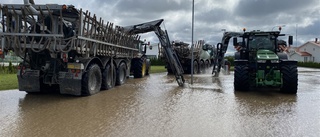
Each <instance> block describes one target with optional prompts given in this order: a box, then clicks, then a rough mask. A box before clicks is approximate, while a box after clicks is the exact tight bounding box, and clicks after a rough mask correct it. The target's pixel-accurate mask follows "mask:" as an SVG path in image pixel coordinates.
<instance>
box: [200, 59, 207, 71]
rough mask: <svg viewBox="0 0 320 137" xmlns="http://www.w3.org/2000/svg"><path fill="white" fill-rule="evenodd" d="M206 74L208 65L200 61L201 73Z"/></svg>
mask: <svg viewBox="0 0 320 137" xmlns="http://www.w3.org/2000/svg"><path fill="white" fill-rule="evenodd" d="M205 72H206V65H205V63H204V61H203V60H201V61H200V73H205Z"/></svg>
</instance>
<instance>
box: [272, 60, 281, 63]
mask: <svg viewBox="0 0 320 137" xmlns="http://www.w3.org/2000/svg"><path fill="white" fill-rule="evenodd" d="M271 63H279V60H271Z"/></svg>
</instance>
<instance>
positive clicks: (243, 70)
mask: <svg viewBox="0 0 320 137" xmlns="http://www.w3.org/2000/svg"><path fill="white" fill-rule="evenodd" d="M249 82H250V75H249V68H248V67H247V66H245V65H239V66H235V67H234V83H233V84H234V90H235V91H248V90H249V88H250V83H249Z"/></svg>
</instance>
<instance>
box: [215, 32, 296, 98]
mask: <svg viewBox="0 0 320 137" xmlns="http://www.w3.org/2000/svg"><path fill="white" fill-rule="evenodd" d="M280 36H285V34H280V31H268V32H264V31H251V32H245V31H244V32H243V33H240V32H225V33H224V35H223V38H222V42H221V43H218V44H217V55H216V59H215V61H214V66H213V71H212V73H213V74H215V76H219V73H220V69H221V67H222V66H223V65H222V64H223V57H224V55H225V53H226V51H227V48H228V43H229V40H230V39H231V38H233V45H234V46H235V48H236V49H237V52H236V53H235V61H234V65H235V66H234V90H235V91H248V90H250V89H251V88H261V87H273V88H280V90H281V92H284V93H289V94H296V93H297V89H298V71H297V61H294V60H289V59H288V56H287V54H286V53H284V52H283V51H282V50H281V49H280V48H279V47H283V46H286V42H285V43H283V40H280V39H278V38H279V37H280ZM238 39H241V41H240V42H238ZM292 39H293V37H292V36H289V39H288V42H289V45H292Z"/></svg>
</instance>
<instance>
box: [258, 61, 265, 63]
mask: <svg viewBox="0 0 320 137" xmlns="http://www.w3.org/2000/svg"><path fill="white" fill-rule="evenodd" d="M257 62H258V63H266V60H258V61H257Z"/></svg>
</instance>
